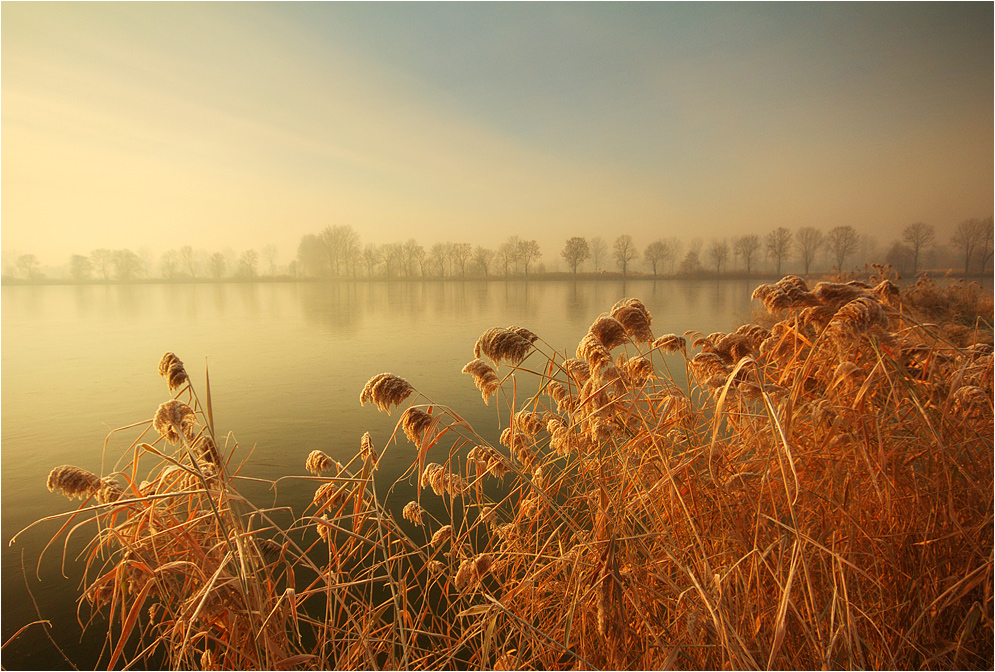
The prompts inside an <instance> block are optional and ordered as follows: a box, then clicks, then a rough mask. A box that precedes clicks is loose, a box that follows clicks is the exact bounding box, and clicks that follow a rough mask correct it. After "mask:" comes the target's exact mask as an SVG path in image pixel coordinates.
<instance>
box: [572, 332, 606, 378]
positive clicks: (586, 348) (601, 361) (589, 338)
mask: <svg viewBox="0 0 995 672" xmlns="http://www.w3.org/2000/svg"><path fill="white" fill-rule="evenodd" d="M577 358H578V359H583V360H586V361H587V365H588V366H589V367H590V370H591V371H597V370H598V369H600V368H601V367H603V366H607V365H608V364H611V361H612V355H611V353H610V352H609V351H608V348H606V347H605V346H604V343H602V342H601V341H600V340H599V339H598V337H597V336H595V335H594V334H592V333H591V332H588V333H587V335H586V336H584V338H582V339H581V341H580V344H578V345H577Z"/></svg>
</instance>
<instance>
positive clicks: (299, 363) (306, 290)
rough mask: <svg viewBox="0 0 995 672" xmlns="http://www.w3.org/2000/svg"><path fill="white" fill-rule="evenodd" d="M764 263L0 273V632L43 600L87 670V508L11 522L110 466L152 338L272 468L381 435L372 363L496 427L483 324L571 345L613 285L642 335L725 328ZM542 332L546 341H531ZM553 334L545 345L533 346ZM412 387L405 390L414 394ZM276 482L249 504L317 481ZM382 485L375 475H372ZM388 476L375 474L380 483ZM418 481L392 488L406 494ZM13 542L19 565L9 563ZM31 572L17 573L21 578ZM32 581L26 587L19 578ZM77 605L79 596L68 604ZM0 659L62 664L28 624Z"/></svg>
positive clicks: (484, 428)
mask: <svg viewBox="0 0 995 672" xmlns="http://www.w3.org/2000/svg"><path fill="white" fill-rule="evenodd" d="M760 282H761V281H760V280H751V281H744V280H708V281H696V282H692V281H678V280H659V281H652V280H638V281H629V282H622V281H591V280H585V281H578V282H571V281H538V282H525V281H509V282H505V281H472V282H471V281H468V282H454V281H449V282H432V281H425V282H396V283H394V282H390V283H388V282H373V283H366V282H355V283H354V282H341V283H257V284H183V285H112V286H103V285H85V286H7V287H3V288H2V320H0V323H2V346H3V347H2V534H3V591H2V608H3V612H2V615H3V618H2V630H3V639H4V641H6V640H7V639H8V638H10V637H11V635H13V634H14V633H15V632H17V630H18V629H19V628H21V627H22V626H24V625H25V624H28V623H30V622H32V621H35V620H38V619H39V616H38V615H37V614H36V612H35V609H34V606H33V605H32V598H33V599H34V600H35V601H37V604H38V609H39V610H40V612H41V618H43V619H47V620H49V621H51V622H52V633H51V634H52V637H53V639H54V640H55V642H56V643H57V644H58V646H59V647H61V648H62V649H63V650H64V651H65V652H66V654H67V655H68V657H69V658H70V659H71V660H72V661H73V663H75V664H76V665H78V666H79V667H80V668H93V666H94V665H95V664H96V659H97V656H98V655H99V651H100V646H101V643H102V640H103V633H101V632H100V630H99V628H94V629H93V630H91V631H90V632H88V633H86V634H85V635H84V636H83V639H82V641H81V630H80V627H79V625H78V624H77V622H76V604H75V599H76V596H77V595H78V594H79V584H80V579H81V569H80V566H79V564H78V563H76V562H75V561H74V560H75V557H76V555H77V554H78V553H79V551H80V550H81V549H82V548H83V546H84V544H85V543H86V541H87V539H88V536H89V535H91V534H92V532H93V529H94V528H93V527H92V525H87V526H84V527H83V528H82V529H81V530H79V531H78V532H77V533H76V534H75V535H74V536H73V537H72V538H71V541H70V543H69V544H68V546H67V550H66V561H65V577H67V578H65V577H63V575H62V564H63V563H62V556H63V539H64V537H63V538H60V539H59V541H58V542H57V543H56V544H54V545H53V546H52V547H51V548H49V549H48V551H47V552H46V555H45V556H44V562H42V563H41V566H40V568H39V570H38V575H39V576H40V577H41V579H40V580H39V579H38V578H37V577H36V569H35V568H36V565H37V563H38V558H39V554H40V553H41V550H42V548H43V547H44V545H45V544H46V543H47V542H48V541H49V539H50V538H51V537H52V536H53V535H54V534H55V533H56V532H57V531H58V528H59V525H61V523H62V522H63V521H64V519H62V520H60V521H58V522H46V523H44V524H42V525H39V526H37V527H35V528H33V529H32V530H30V531H28V532H27V533H25V534H24V535H22V536H21V537H19V538H18V540H17V542H16V543H15V544H14V545H13V546H10V545H9V541H10V539H11V538H12V537H13V536H14V535H15V534H16V533H17V532H18V531H19V530H21V529H22V528H24V527H25V526H27V525H28V524H30V523H31V522H32V521H34V520H37V519H39V518H42V517H44V516H49V515H54V514H58V513H62V512H66V511H70V510H72V509H74V508H75V507H76V506H77V505H78V504H79V502H78V501H74V502H70V501H69V500H67V499H66V498H65V497H63V496H62V495H60V494H54V493H50V492H48V490H47V489H46V487H45V482H46V478H47V476H48V473H49V471H50V470H51V469H52V468H53V467H56V466H58V465H61V464H72V465H76V466H79V467H82V468H84V469H88V470H90V471H92V472H95V473H98V474H106V473H109V472H110V471H111V470H113V465H114V464H115V462H116V461H117V460H118V459H119V458H120V457H121V455H122V451H123V450H124V449H126V448H127V447H128V446H129V445H130V443H131V442H132V441H133V440H134V439H135V438H136V437H137V435H138V433H139V432H140V431H141V429H137V430H128V431H125V432H120V433H116V434H114V435H113V436H112V437H111V440H110V441H109V442H108V443H107V446H106V448H105V445H104V442H105V439H106V438H107V436H108V434H109V432H110V431H111V430H112V429H114V428H118V427H122V426H125V425H130V424H133V423H136V422H140V421H143V420H150V419H151V418H152V416H153V415H154V413H155V411H156V409H157V408H158V406H159V404H160V403H162V402H163V401H166V400H167V399H169V398H170V396H171V395H170V394H169V392H168V391H167V388H166V384H165V381H163V379H162V378H160V377H159V376H158V374H157V371H156V367H157V364H158V362H159V358H160V356H161V355H162V354H163V353H164V352H166V351H172V352H175V353H176V354H177V355H178V356H179V357H180V359H182V360H183V361H184V363H185V364H186V368H187V370H188V372H189V373H190V376H191V380H192V382H193V384H194V386H195V387H196V388H197V390H198V393H199V394H201V395H202V396H203V394H204V392H205V391H206V390H205V385H204V379H205V368H206V367H209V370H210V384H211V395H212V399H213V406H214V415H215V427H216V431H217V435H218V436H219V437H223V436H224V435H226V434H227V433H229V432H231V433H232V435H233V436H234V438H235V439H237V441H238V445H239V447H238V450H237V451H236V455H235V460H234V462H236V463H237V462H241V461H243V460H244V461H245V462H246V463H245V465H244V467H243V469H242V472H241V473H242V474H244V475H247V476H253V477H259V478H263V479H270V480H274V479H276V478H280V477H282V476H288V475H292V474H297V475H301V474H304V473H305V472H304V460H305V458H306V457H307V455H308V453H309V452H311V451H312V450H316V449H320V450H323V451H325V452H326V453H328V454H329V455H331V456H332V457H334V458H337V459H339V460H341V461H343V462H345V461H347V460H348V459H350V458H351V456H352V455H354V454H355V453H356V452H357V450H358V448H359V441H360V437H361V436H362V434H363V432H365V431H369V432H370V433H371V435H372V437H373V442H374V445H375V447H376V449H377V450H378V451H379V452H383V451H384V449H385V443H386V442H387V440H388V438H389V437H390V435H391V433H392V431H393V429H394V425H395V423H396V421H397V417H398V415H399V414H398V413H397V412H394V413H393V415H392V416H388V415H387V414H385V413H380V412H378V411H377V410H376V408H375V407H372V406H369V405H368V406H366V407H362V406H360V403H359V393H360V391H361V390H362V388H363V385H364V384H365V383H366V381H367V380H368V379H369V378H370V377H372V376H373V375H375V374H377V373H380V372H382V371H390V372H393V373H395V374H397V375H399V376H401V377H403V378H405V379H406V380H408V382H410V383H411V384H412V385H413V386H414V387H415V388H416V389H417V390H418V392H420V393H421V394H422V395H423V396H424V397H426V398H428V399H430V400H432V401H433V402H437V403H442V404H447V405H449V406H451V407H453V408H454V410H456V411H457V412H458V413H459V414H460V415H462V416H463V417H464V418H466V419H467V420H468V421H469V422H470V423H471V424H472V425H473V426H474V427H475V428H477V430H478V431H479V432H480V433H481V434H482V435H485V436H489V435H491V434H492V433H493V434H494V438H495V440H496V428H497V411H496V410H495V403H494V400H493V399H492V400H491V405H490V406H485V405H484V404H483V402H482V401H481V398H480V394H479V392H478V391H477V389H476V388H475V387H474V384H473V380H472V378H471V377H470V376H468V375H463V374H461V373H460V370H461V369H462V368H463V365H464V364H466V363H467V362H468V361H470V360H471V359H473V345H474V343H475V342H476V340H477V338H478V336H480V335H481V334H482V333H483V332H484V331H486V330H487V329H489V328H491V327H495V326H509V325H520V326H523V327H526V328H528V329H530V330H531V331H533V332H534V333H536V334H537V335H539V337H540V338H541V339H543V341H545V342H546V343H548V344H549V348H555V349H557V350H559V351H560V352H563V351H566V352H567V353H568V356H573V354H574V350H575V348H576V346H577V342H578V341H579V340H580V338H581V337H582V336H583V335H584V334H585V333H586V331H587V329H588V326H589V325H590V324H591V322H592V321H593V320H594V319H595V318H596V317H597V316H598V315H599V314H600V313H602V312H605V311H607V310H609V309H610V308H611V306H612V305H613V304H614V303H615V302H616V301H617V300H619V299H621V298H624V297H636V298H639V299H641V300H642V301H643V302H644V303H645V304H646V306H647V308H648V309H649V311H650V312H651V313H652V315H653V329H654V333H655V334H656V335H658V336H659V335H663V334H665V333H668V332H675V333H678V334H682V333H683V332H684V331H686V330H689V329H693V330H696V331H699V332H702V333H704V334H708V333H711V332H714V331H729V330H731V329H733V328H735V327H736V326H738V325H740V324H742V323H744V322H746V321H750V312H751V309H752V306H751V302H750V298H749V297H750V294H751V293H752V291H753V289H754V287H755V286H756V285H757V284H759V283H760ZM544 347H546V346H544ZM547 349H548V348H547ZM409 401H410V400H409ZM413 455H414V449H413V448H412V447H411V446H410V444H408V443H407V442H406V441H405V440H404V439H403V436H402V437H401V441H400V442H398V443H397V444H396V445H391V446H389V447H387V448H386V452H385V453H384V456H383V460H382V462H381V468H380V471H379V472H378V484H379V483H380V482H381V481H383V482H384V483H385V485H389V484H390V483H392V482H393V481H394V480H396V479H397V478H398V477H399V476H400V475H401V474H402V473H403V472H404V470H405V469H406V468H407V467H408V466H409V465H410V464H411V462H412V459H413ZM284 483H286V485H285V486H281V489H280V491H279V492H278V493H274V492H273V491H271V490H269V489H268V488H266V487H263V486H260V485H251V484H248V485H246V486H245V487H240V488H239V489H240V491H241V492H242V493H243V494H244V495H246V496H248V497H249V498H250V499H251V500H252V501H253V502H255V503H256V504H257V505H260V506H262V505H268V504H270V503H272V502H273V501H274V498H275V497H278V500H277V501H279V503H281V504H289V505H291V506H293V507H294V510H295V511H296V512H297V513H298V515H299V514H300V513H301V512H302V510H303V506H304V505H306V504H307V503H308V502H309V501H310V498H311V495H312V491H313V487H310V488H308V487H303V488H300V487H296V486H295V485H294V481H293V480H290V481H285V482H284ZM378 487H379V485H378ZM384 490H386V488H384ZM412 491H413V489H412V488H411V486H410V485H409V484H406V483H402V484H400V485H399V486H398V488H397V490H396V491H395V493H394V495H392V498H393V499H392V500H389V501H388V504H390V502H391V501H394V499H396V500H397V501H399V502H400V503H401V504H402V505H403V503H404V502H405V501H407V499H408V496H407V495H408V494H410V492H412ZM22 555H23V566H24V568H25V572H23V573H22V569H21V567H22ZM25 574H26V579H25ZM29 588H30V592H29ZM81 615H82V616H84V617H85V615H86V609H83V610H82V611H81ZM2 660H3V665H4V667H5V668H7V669H13V668H19V669H24V668H33V669H52V668H67V667H68V664H67V663H66V661H65V660H64V659H63V658H62V657H61V655H60V654H59V652H58V650H57V649H56V647H55V646H54V645H53V644H52V643H50V642H49V641H48V640H47V639H46V636H45V634H44V631H43V628H42V627H41V626H38V625H35V626H31V627H30V628H28V629H27V630H26V631H25V632H24V633H23V634H22V635H20V636H19V637H18V639H17V640H15V641H14V642H12V643H11V644H10V645H9V646H8V647H7V648H6V649H5V650H4V652H3V658H2Z"/></svg>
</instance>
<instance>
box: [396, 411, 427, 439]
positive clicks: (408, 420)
mask: <svg viewBox="0 0 995 672" xmlns="http://www.w3.org/2000/svg"><path fill="white" fill-rule="evenodd" d="M434 420H435V418H434V417H433V416H432V415H431V414H429V413H426V412H425V411H423V410H421V409H420V408H415V407H414V406H412V407H411V408H409V409H407V410H406V411H404V413H403V414H402V415H401V420H400V423H401V428H402V429H403V430H404V435H405V436H406V437H408V441H410V442H411V443H415V444H419V443H421V442H422V441H423V440H427V439H426V438H425V432H426V430H427V429H428V428H429V427H430V426H431V425H432V422H433V421H434Z"/></svg>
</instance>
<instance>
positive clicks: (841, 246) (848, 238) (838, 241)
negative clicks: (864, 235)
mask: <svg viewBox="0 0 995 672" xmlns="http://www.w3.org/2000/svg"><path fill="white" fill-rule="evenodd" d="M827 240H828V241H829V250H830V251H831V252H832V253H833V255H834V256H835V257H836V270H837V272H839V273H842V272H843V262H844V261H845V260H846V258H847V257H849V256H850V255H851V254H853V253H854V252H856V251H857V245H858V244H859V242H860V236H859V235H858V234H857V231H856V229H854V228H853V227H852V226H849V225H847V226H837V227H834V228H833V229H832V230H830V231H829V235H828V236H827Z"/></svg>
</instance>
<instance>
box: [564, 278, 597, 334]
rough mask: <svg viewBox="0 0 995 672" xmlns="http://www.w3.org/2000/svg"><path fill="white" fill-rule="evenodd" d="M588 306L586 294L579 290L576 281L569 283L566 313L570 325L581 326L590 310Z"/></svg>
mask: <svg viewBox="0 0 995 672" xmlns="http://www.w3.org/2000/svg"><path fill="white" fill-rule="evenodd" d="M589 306H590V302H589V301H588V292H586V291H583V290H581V289H580V288H579V287H578V286H577V281H576V280H574V281H573V282H571V283H570V289H569V291H568V292H567V303H566V311H567V318H568V319H569V320H570V323H571V324H577V325H581V324H583V323H584V320H586V319H587V317H588V314H589V313H590V310H591V309H590V307H589Z"/></svg>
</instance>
